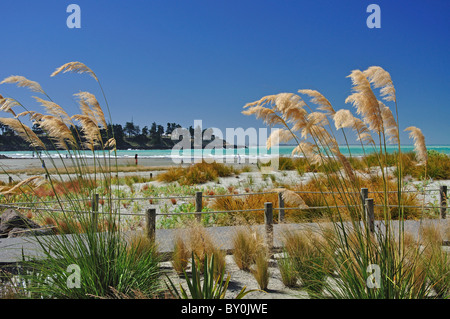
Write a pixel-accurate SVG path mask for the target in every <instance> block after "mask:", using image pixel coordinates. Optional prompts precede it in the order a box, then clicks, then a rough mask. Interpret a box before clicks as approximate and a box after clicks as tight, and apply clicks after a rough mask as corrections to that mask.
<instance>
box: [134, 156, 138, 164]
mask: <svg viewBox="0 0 450 319" xmlns="http://www.w3.org/2000/svg"><path fill="white" fill-rule="evenodd" d="M137 158H138V155H137V154H136V155H134V161H135V162H136V165H137V164H138V159H137Z"/></svg>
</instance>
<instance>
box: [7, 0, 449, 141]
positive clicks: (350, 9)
mask: <svg viewBox="0 0 450 319" xmlns="http://www.w3.org/2000/svg"><path fill="white" fill-rule="evenodd" d="M71 3H75V4H78V5H79V6H80V7H81V29H69V28H67V26H66V19H67V17H68V16H69V13H66V8H67V6H68V5H69V4H71ZM371 3H376V4H378V5H379V6H380V8H381V29H369V28H368V27H367V26H366V19H367V17H368V15H369V13H367V12H366V8H367V6H368V5H369V4H371ZM0 12H1V13H2V14H1V18H0V41H1V50H0V78H1V79H3V78H5V77H7V76H10V75H23V76H25V77H27V78H29V79H31V80H35V81H38V82H39V83H40V84H41V85H42V86H43V87H44V89H45V90H46V91H47V92H48V93H49V95H50V96H51V97H52V98H53V99H54V100H55V102H57V103H59V104H61V105H62V106H64V107H65V108H67V109H68V110H69V112H70V113H72V114H73V113H75V112H76V111H77V109H76V104H75V102H74V100H73V97H72V94H73V93H77V92H78V91H80V90H87V91H90V92H92V93H94V94H96V95H97V96H98V98H99V100H100V102H102V101H103V100H102V99H101V95H100V91H99V89H98V86H97V85H96V83H95V82H94V80H93V79H91V78H90V77H88V76H87V75H81V76H80V75H75V74H63V75H59V76H57V77H54V78H51V77H50V74H51V73H52V72H53V71H54V69H55V68H56V67H58V66H60V65H62V64H64V63H66V62H70V61H81V62H83V63H85V64H86V65H88V66H89V67H91V68H92V69H93V70H94V71H95V72H96V73H97V75H98V76H99V78H100V80H101V82H102V84H103V87H104V89H105V92H106V95H107V98H108V100H109V103H110V108H111V113H112V120H113V122H114V123H120V124H125V122H126V121H131V119H133V121H134V123H135V124H137V125H139V126H140V127H141V128H142V127H143V126H145V125H148V126H150V125H151V123H152V122H154V121H155V122H157V123H158V124H163V125H164V126H165V125H166V123H167V122H177V123H180V124H182V125H183V126H185V127H188V126H189V125H193V121H194V120H195V119H201V120H203V125H204V127H205V126H207V127H218V128H220V129H222V130H223V131H224V132H225V128H226V127H243V128H248V127H256V128H258V127H264V125H263V124H262V122H260V121H258V120H255V119H254V118H253V117H248V116H244V115H242V114H241V113H240V112H241V111H242V106H243V105H244V104H245V103H247V102H251V101H254V100H256V99H259V98H260V97H262V96H264V95H267V94H275V93H280V92H297V90H298V89H316V90H319V91H320V92H321V93H323V94H324V95H325V96H326V97H327V98H328V99H329V100H330V101H331V102H332V104H333V105H334V107H335V108H336V109H340V108H343V107H345V108H349V109H352V106H351V105H349V104H345V103H344V100H345V98H346V97H347V96H348V95H349V94H350V93H351V82H350V79H348V78H346V76H347V75H348V74H349V73H350V72H351V70H353V69H361V70H364V69H366V68H367V67H369V66H371V65H379V66H382V67H383V68H385V69H386V70H387V71H389V72H390V73H391V76H392V79H393V81H394V85H395V87H396V90H397V98H398V105H399V114H400V126H401V128H402V129H404V128H406V127H407V126H410V125H415V126H418V127H420V128H421V129H422V131H423V132H424V134H425V136H426V140H427V143H428V144H450V125H449V121H450V72H449V71H450V50H449V49H450V36H449V34H450V33H449V31H450V19H449V18H448V15H449V13H450V1H448V0H429V1H425V0H422V1H417V0H408V1H399V0H396V1H392V0H391V1H381V0H370V1H363V0H339V1H337V0H330V1H325V0H314V1H301V0H276V1H275V0H274V1H267V0H202V1H199V0H189V1H184V0H183V1H182V0H177V1H175V0H158V1H156V0H145V1H144V0H133V1H124V0H121V1H118V0H109V1H105V0H101V1H100V0H90V1H87V0H71V1H62V0H53V1H50V0H42V1H31V0H30V1H24V0H14V1H12V0H2V1H1V2H0ZM0 94H3V95H4V96H12V97H15V98H17V99H19V100H21V101H23V102H24V103H30V104H28V105H30V107H31V108H33V109H36V107H35V105H34V104H31V103H32V100H31V99H30V98H29V96H30V93H29V92H28V91H27V90H24V89H17V88H15V87H14V86H12V85H2V86H0ZM402 137H403V143H411V141H410V140H408V139H407V135H406V134H403V136H402Z"/></svg>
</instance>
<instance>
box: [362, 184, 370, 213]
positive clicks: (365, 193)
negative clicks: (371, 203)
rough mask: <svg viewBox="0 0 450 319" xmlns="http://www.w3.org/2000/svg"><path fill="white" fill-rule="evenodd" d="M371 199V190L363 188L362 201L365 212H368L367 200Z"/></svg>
mask: <svg viewBox="0 0 450 319" xmlns="http://www.w3.org/2000/svg"><path fill="white" fill-rule="evenodd" d="M367 198H369V189H368V188H361V201H362V206H363V212H365V211H366V199H367Z"/></svg>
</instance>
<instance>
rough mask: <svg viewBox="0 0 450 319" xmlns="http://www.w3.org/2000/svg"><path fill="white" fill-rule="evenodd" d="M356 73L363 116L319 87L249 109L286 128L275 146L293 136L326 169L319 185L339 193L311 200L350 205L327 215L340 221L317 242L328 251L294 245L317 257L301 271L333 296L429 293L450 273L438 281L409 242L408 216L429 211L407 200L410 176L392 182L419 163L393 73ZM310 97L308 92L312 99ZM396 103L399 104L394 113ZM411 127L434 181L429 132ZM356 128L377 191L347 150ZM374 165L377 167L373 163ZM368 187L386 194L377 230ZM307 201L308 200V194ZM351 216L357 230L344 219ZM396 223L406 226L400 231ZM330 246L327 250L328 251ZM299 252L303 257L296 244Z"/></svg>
mask: <svg viewBox="0 0 450 319" xmlns="http://www.w3.org/2000/svg"><path fill="white" fill-rule="evenodd" d="M348 78H349V79H350V80H351V82H352V92H351V94H350V95H349V96H348V97H347V98H346V100H345V102H346V103H349V104H351V105H352V106H353V107H354V108H355V110H356V115H354V114H353V113H352V112H351V111H350V110H347V109H340V110H335V109H334V107H333V105H332V104H331V103H330V101H329V100H328V99H327V98H325V96H323V95H322V94H321V93H320V92H318V91H316V90H299V91H298V93H300V95H298V94H294V93H278V94H273V95H268V96H264V97H262V98H261V99H259V100H256V101H254V102H250V103H247V104H246V105H245V106H244V109H245V110H244V111H243V112H242V113H243V114H245V115H254V116H256V117H257V118H259V119H262V120H263V121H264V123H265V124H267V125H270V126H275V125H276V126H279V127H281V128H280V129H279V130H274V131H272V133H271V135H270V136H269V138H268V139H267V147H268V148H270V147H272V146H273V145H276V144H278V143H282V142H288V141H291V140H293V141H295V143H296V144H297V146H296V147H295V148H294V150H293V152H292V153H293V154H299V155H302V157H303V158H304V159H305V160H306V161H307V163H308V164H309V166H310V167H311V165H319V166H321V167H322V168H323V171H322V173H323V174H322V176H323V177H322V178H321V177H319V176H317V175H315V176H313V178H314V180H315V181H316V185H314V187H315V188H319V189H323V190H324V191H327V190H328V191H334V193H333V194H332V195H331V196H322V198H320V197H314V198H312V199H311V200H313V201H314V202H315V203H317V204H319V203H320V202H325V203H324V204H325V206H327V207H330V206H336V205H337V204H342V205H338V206H342V208H341V207H339V208H336V209H333V210H331V209H326V210H325V211H322V212H321V213H322V214H323V213H325V214H326V215H327V217H328V218H329V219H330V220H331V221H332V225H333V228H334V234H335V235H332V236H330V235H327V236H325V237H324V238H323V240H324V241H321V240H318V241H317V242H319V243H320V242H324V244H323V245H322V244H321V245H320V246H321V248H322V250H318V249H316V246H315V244H311V245H310V244H308V241H307V239H302V240H300V239H299V240H292V241H293V242H294V244H290V245H288V246H293V247H297V248H298V251H300V252H304V255H306V256H308V258H307V260H310V261H311V262H309V263H302V262H299V264H300V265H305V264H306V265H308V264H310V265H311V264H313V265H315V266H316V267H315V269H313V270H314V271H304V269H303V268H302V267H301V266H300V267H299V273H300V276H302V273H304V274H305V275H306V277H305V275H304V276H303V284H305V283H306V285H307V286H308V290H310V291H312V292H313V293H314V295H315V294H318V296H321V293H320V292H321V291H324V292H325V293H327V295H328V296H331V297H332V298H360V299H362V298H372V299H373V298H381V299H385V298H396V299H403V298H425V297H428V296H430V291H431V289H432V287H434V286H436V285H437V284H438V283H439V282H441V279H442V278H443V277H444V276H445V273H442V272H439V275H438V277H439V278H438V279H437V278H435V277H433V275H432V274H431V272H430V271H428V270H429V269H430V267H431V265H432V264H431V260H430V259H427V258H422V257H423V252H422V251H421V250H420V249H418V248H417V247H416V246H415V245H412V246H413V247H412V248H411V250H407V249H406V244H409V241H410V240H409V239H408V241H405V238H407V237H406V236H405V231H404V220H405V219H406V218H407V217H409V218H417V217H422V216H423V215H424V214H423V212H421V211H419V212H414V211H409V210H408V209H407V208H406V207H405V203H407V202H409V203H413V202H414V200H415V199H414V198H408V197H407V196H406V197H405V195H404V192H403V190H404V184H403V179H402V178H397V179H395V180H391V179H390V177H389V174H388V168H390V167H392V166H393V167H394V168H396V170H397V176H399V177H403V176H404V175H403V174H404V173H405V172H408V170H409V169H410V168H411V167H410V166H412V165H405V161H409V160H411V157H410V156H404V155H403V154H402V152H401V149H400V145H401V143H400V134H399V130H400V128H399V125H398V108H397V100H396V90H395V88H394V84H393V81H392V79H391V76H390V74H389V73H388V72H387V71H386V70H384V69H383V68H381V67H379V66H372V67H369V68H368V69H366V70H364V71H361V70H353V71H351V73H350V74H349V75H348ZM303 96H307V98H308V100H306V99H304V98H303ZM384 103H387V104H390V106H388V105H385V104H384ZM391 107H394V111H392V110H391ZM405 131H408V132H410V133H409V134H410V138H412V139H413V141H414V146H415V159H416V163H417V164H418V165H416V166H423V167H424V168H425V169H424V171H425V172H424V175H423V176H424V178H426V177H427V176H428V175H427V171H428V165H429V164H428V163H429V162H431V161H430V159H429V156H428V153H427V149H426V143H425V137H424V135H423V133H422V131H421V130H420V129H419V128H417V127H414V126H410V127H407V128H406V129H405ZM349 132H351V133H352V134H353V133H354V134H355V137H356V140H357V141H358V142H360V143H361V146H362V147H363V149H364V152H365V153H371V154H373V155H371V156H370V157H368V158H366V159H365V160H366V164H367V170H366V172H367V171H368V170H369V167H370V170H373V169H376V170H377V171H378V172H379V178H373V177H372V178H371V179H370V180H369V181H370V182H371V184H372V185H373V184H378V185H379V186H381V187H373V188H372V187H371V186H369V184H362V183H361V182H362V180H361V177H360V173H359V172H358V169H361V168H364V166H363V165H361V163H359V162H358V161H355V160H352V159H349V158H347V157H346V156H344V155H343V154H342V153H341V151H340V149H339V146H338V145H339V143H338V139H337V136H340V137H342V138H343V139H345V141H348V140H349V137H348V134H349ZM390 142H392V143H394V144H396V145H398V146H399V147H398V152H397V153H396V154H392V155H391V154H388V152H387V151H386V149H387V144H388V143H390ZM347 144H349V143H348V142H347ZM366 150H367V151H366ZM371 162H374V163H375V165H376V166H372V164H371ZM297 170H298V171H299V172H300V173H301V172H302V171H303V169H302V168H299V169H297ZM305 171H306V170H305ZM365 182H367V181H365ZM367 186H369V190H373V189H376V190H380V191H381V193H382V197H381V198H380V197H378V198H377V201H376V203H377V205H380V206H377V207H379V208H377V212H376V214H377V218H378V219H380V220H381V221H383V223H382V226H380V227H379V228H378V229H376V230H375V232H374V233H372V232H371V231H370V230H368V228H367V227H363V226H362V225H364V224H365V222H366V216H365V211H364V209H363V205H362V203H361V199H360V196H359V192H360V188H361V187H367ZM392 189H393V190H395V191H396V193H395V196H390V191H391V190H392ZM351 194H353V195H351ZM371 195H372V194H371ZM374 196H381V195H374ZM305 197H306V196H305ZM303 199H304V202H305V203H308V200H309V199H308V198H303ZM314 206H315V205H314ZM392 206H394V208H396V209H393V208H392ZM311 214H312V212H311ZM394 219H397V220H395V221H394ZM346 221H347V222H348V224H349V225H351V227H348V226H347V224H345V223H344V222H346ZM393 223H397V224H398V234H395V233H394V231H393ZM328 234H329V232H328ZM287 251H288V253H289V250H287ZM323 251H325V252H327V253H325V255H321V254H322V252H323ZM291 255H294V256H295V253H293V252H292V249H291ZM304 255H303V254H299V256H296V258H297V260H299V261H301V260H302V258H303V256H304ZM322 261H324V262H325V261H326V262H325V264H328V263H329V264H331V265H332V269H333V271H334V274H335V275H336V276H337V279H336V280H334V281H333V282H332V283H330V282H329V281H326V282H324V281H323V280H321V279H322V278H323V276H324V274H326V273H327V271H328V266H327V265H325V264H321V262H322ZM422 261H424V262H425V266H424V264H423V263H422ZM374 267H375V268H376V269H378V270H379V271H380V273H381V274H382V275H381V276H380V277H379V278H376V280H375V283H376V286H377V289H372V288H373V287H370V282H369V279H370V280H372V277H371V275H372V270H373V268H374ZM308 270H309V269H308ZM309 276H311V277H309ZM305 279H306V280H305ZM310 279H311V280H310ZM443 281H445V280H443ZM310 283H311V285H310ZM372 284H373V282H372ZM438 290H439V291H440V290H441V289H440V288H439V289H438ZM438 295H439V294H438Z"/></svg>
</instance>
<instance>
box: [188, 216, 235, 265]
mask: <svg viewBox="0 0 450 319" xmlns="http://www.w3.org/2000/svg"><path fill="white" fill-rule="evenodd" d="M188 229H189V233H188V244H187V246H188V247H189V251H190V254H192V253H194V257H195V260H196V264H197V266H198V269H199V271H200V272H203V271H204V269H203V267H204V262H205V259H206V258H207V256H209V257H210V256H213V255H214V258H215V261H216V263H215V267H216V268H215V269H214V271H215V273H217V274H218V273H220V272H221V270H222V269H225V255H226V251H223V250H221V249H220V247H217V246H216V245H215V243H214V241H213V239H212V237H211V236H210V235H209V233H208V232H207V231H206V229H205V227H203V226H202V225H201V224H199V223H198V222H196V221H191V222H190V224H189V225H188Z"/></svg>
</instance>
